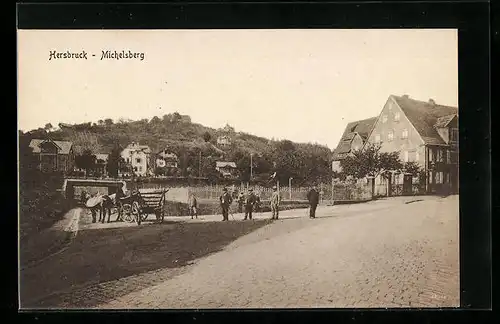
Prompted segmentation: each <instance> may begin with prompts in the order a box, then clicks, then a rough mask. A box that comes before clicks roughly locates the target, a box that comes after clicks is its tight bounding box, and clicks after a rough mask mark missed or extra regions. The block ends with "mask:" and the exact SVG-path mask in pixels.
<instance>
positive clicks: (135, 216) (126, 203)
mask: <svg viewBox="0 0 500 324" xmlns="http://www.w3.org/2000/svg"><path fill="white" fill-rule="evenodd" d="M167 191H168V190H166V189H160V190H144V189H142V190H141V189H140V190H136V191H134V192H132V193H131V195H130V196H127V197H123V198H120V206H119V210H120V214H121V217H122V219H123V220H124V221H126V222H129V223H134V222H135V223H137V225H141V222H142V221H145V220H146V219H147V218H148V216H149V215H150V214H154V215H155V216H156V220H157V221H158V222H160V223H161V222H163V219H164V218H165V195H166V193H167Z"/></svg>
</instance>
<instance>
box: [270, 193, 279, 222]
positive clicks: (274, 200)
mask: <svg viewBox="0 0 500 324" xmlns="http://www.w3.org/2000/svg"><path fill="white" fill-rule="evenodd" d="M280 202H281V197H280V194H279V192H278V187H276V186H274V187H273V194H272V195H271V212H272V213H273V216H272V217H271V219H278V214H279V206H280Z"/></svg>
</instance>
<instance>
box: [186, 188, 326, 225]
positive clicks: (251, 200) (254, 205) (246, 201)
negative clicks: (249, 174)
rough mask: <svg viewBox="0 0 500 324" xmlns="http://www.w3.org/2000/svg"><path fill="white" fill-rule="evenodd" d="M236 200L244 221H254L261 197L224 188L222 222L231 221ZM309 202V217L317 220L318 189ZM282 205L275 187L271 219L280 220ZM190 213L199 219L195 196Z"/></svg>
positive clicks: (308, 196)
mask: <svg viewBox="0 0 500 324" xmlns="http://www.w3.org/2000/svg"><path fill="white" fill-rule="evenodd" d="M235 200H236V202H237V203H238V212H239V213H244V214H245V217H244V218H243V220H247V219H252V214H253V212H254V211H256V212H258V211H259V210H260V196H259V195H256V194H255V193H254V191H253V189H252V188H250V189H248V192H247V193H246V194H244V193H243V192H240V193H239V194H237V193H235V192H233V194H231V193H229V191H228V189H227V188H224V189H223V190H222V195H221V196H220V197H219V203H220V207H221V210H222V221H228V220H229V214H230V213H231V204H232V203H233V201H235ZM307 200H308V201H309V217H310V218H316V208H317V206H318V204H319V193H318V191H317V189H316V187H313V188H312V189H311V190H310V191H309V192H308V193H307ZM280 204H281V196H280V194H279V192H278V188H277V187H276V186H274V187H273V193H272V195H271V199H270V205H271V219H278V217H279V209H280V208H279V207H280ZM189 213H190V215H191V219H193V217H196V218H198V202H197V200H196V197H195V196H194V195H191V196H190V197H189Z"/></svg>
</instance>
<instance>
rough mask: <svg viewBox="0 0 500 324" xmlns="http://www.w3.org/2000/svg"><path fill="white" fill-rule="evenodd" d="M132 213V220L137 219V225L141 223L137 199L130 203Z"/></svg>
mask: <svg viewBox="0 0 500 324" xmlns="http://www.w3.org/2000/svg"><path fill="white" fill-rule="evenodd" d="M132 215H133V217H134V220H135V221H137V225H141V209H140V208H139V203H138V202H137V201H134V202H133V203H132Z"/></svg>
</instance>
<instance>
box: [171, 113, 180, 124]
mask: <svg viewBox="0 0 500 324" xmlns="http://www.w3.org/2000/svg"><path fill="white" fill-rule="evenodd" d="M181 119H182V117H181V114H179V113H178V112H177V111H176V112H174V113H173V114H172V122H173V123H176V122H178V121H180V120H181Z"/></svg>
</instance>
